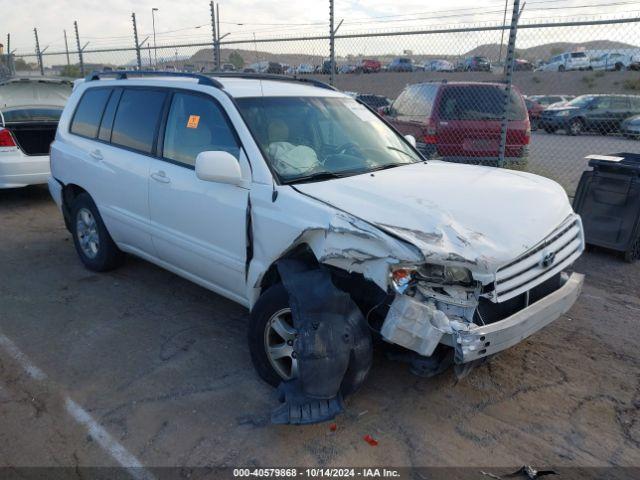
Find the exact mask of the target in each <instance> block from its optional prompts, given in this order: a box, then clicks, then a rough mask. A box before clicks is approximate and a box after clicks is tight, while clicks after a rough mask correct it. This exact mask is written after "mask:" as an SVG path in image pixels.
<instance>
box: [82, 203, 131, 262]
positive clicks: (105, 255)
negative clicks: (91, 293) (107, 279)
mask: <svg viewBox="0 0 640 480" xmlns="http://www.w3.org/2000/svg"><path fill="white" fill-rule="evenodd" d="M71 234H72V235H73V243H74V245H75V247H76V252H78V256H79V257H80V260H81V261H82V263H83V264H84V266H85V267H87V268H88V269H89V270H93V271H95V272H106V271H108V270H112V269H114V268H115V267H117V266H118V265H120V263H121V262H122V259H123V257H124V254H123V253H122V252H121V251H120V249H119V248H118V247H117V246H116V244H115V242H114V241H113V239H112V238H111V235H109V232H108V231H107V228H106V227H105V226H104V222H103V221H102V217H101V216H100V212H98V208H97V207H96V204H95V203H94V202H93V200H92V199H91V197H90V196H89V194H87V193H81V194H80V195H78V196H77V197H76V198H75V200H74V201H73V203H72V204H71Z"/></svg>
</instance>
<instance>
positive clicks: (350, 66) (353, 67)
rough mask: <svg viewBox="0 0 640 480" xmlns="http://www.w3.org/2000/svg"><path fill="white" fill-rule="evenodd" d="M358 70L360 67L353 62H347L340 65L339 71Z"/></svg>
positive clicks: (352, 71)
mask: <svg viewBox="0 0 640 480" xmlns="http://www.w3.org/2000/svg"><path fill="white" fill-rule="evenodd" d="M357 70H358V67H357V66H356V65H353V64H351V63H346V64H344V65H340V66H339V67H338V73H356V71H357ZM329 71H331V69H329Z"/></svg>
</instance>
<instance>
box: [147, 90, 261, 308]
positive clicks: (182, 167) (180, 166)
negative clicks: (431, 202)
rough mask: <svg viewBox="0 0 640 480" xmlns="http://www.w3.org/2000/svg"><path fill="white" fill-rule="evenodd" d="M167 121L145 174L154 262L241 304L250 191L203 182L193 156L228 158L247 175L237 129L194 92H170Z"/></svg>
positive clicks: (214, 102) (209, 100)
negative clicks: (220, 153) (210, 154)
mask: <svg viewBox="0 0 640 480" xmlns="http://www.w3.org/2000/svg"><path fill="white" fill-rule="evenodd" d="M165 123H166V126H165V127H164V128H163V134H162V135H161V137H160V139H159V148H160V149H161V155H160V157H161V158H157V159H154V160H152V161H151V170H150V173H149V202H150V216H151V223H152V228H153V243H154V245H155V248H156V250H157V252H158V257H159V258H160V259H161V260H162V261H164V262H166V263H168V264H169V265H171V266H172V267H174V268H175V269H177V270H178V271H179V273H181V274H183V275H184V276H186V277H188V278H191V279H192V280H194V281H196V282H198V283H200V284H203V285H205V286H207V287H208V288H211V289H213V290H216V291H218V292H219V293H221V294H223V295H226V296H228V297H231V298H236V299H238V300H242V299H244V297H245V293H244V292H245V288H244V287H245V259H246V254H247V252H246V249H247V241H246V239H247V202H248V194H249V190H248V187H244V186H236V185H229V184H223V183H215V182H206V181H203V180H200V179H198V178H197V177H196V172H195V161H196V157H197V155H198V154H199V153H200V152H204V151H211V150H216V151H218V150H223V151H226V152H229V153H231V154H232V155H233V156H234V157H236V158H237V159H238V162H240V164H241V170H242V171H243V172H246V171H247V163H246V158H245V157H244V153H242V154H241V148H240V142H239V140H238V137H237V135H236V133H235V130H234V128H233V127H232V125H231V123H230V121H229V119H228V118H227V116H226V114H225V112H224V110H223V108H222V107H221V106H220V104H219V103H218V101H217V100H216V99H214V98H213V97H211V96H209V95H205V94H200V93H197V92H183V91H176V92H174V93H173V94H172V98H171V102H170V105H169V106H168V112H167V114H166V121H165ZM241 155H242V157H241ZM243 164H244V167H243Z"/></svg>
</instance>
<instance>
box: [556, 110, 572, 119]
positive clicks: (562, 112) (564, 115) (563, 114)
mask: <svg viewBox="0 0 640 480" xmlns="http://www.w3.org/2000/svg"><path fill="white" fill-rule="evenodd" d="M569 113H571V112H569V110H562V111H561V112H558V116H559V117H568V116H569Z"/></svg>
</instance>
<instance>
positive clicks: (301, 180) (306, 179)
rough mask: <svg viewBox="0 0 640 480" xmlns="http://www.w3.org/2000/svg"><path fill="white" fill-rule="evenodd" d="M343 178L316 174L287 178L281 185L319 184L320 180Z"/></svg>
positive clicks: (328, 174)
mask: <svg viewBox="0 0 640 480" xmlns="http://www.w3.org/2000/svg"><path fill="white" fill-rule="evenodd" d="M344 176H345V175H341V174H339V173H335V172H316V173H312V174H310V175H302V176H300V177H294V178H289V179H287V180H286V181H284V182H282V183H284V184H285V185H289V184H291V183H305V182H321V181H322V180H331V179H334V178H342V177H344Z"/></svg>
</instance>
